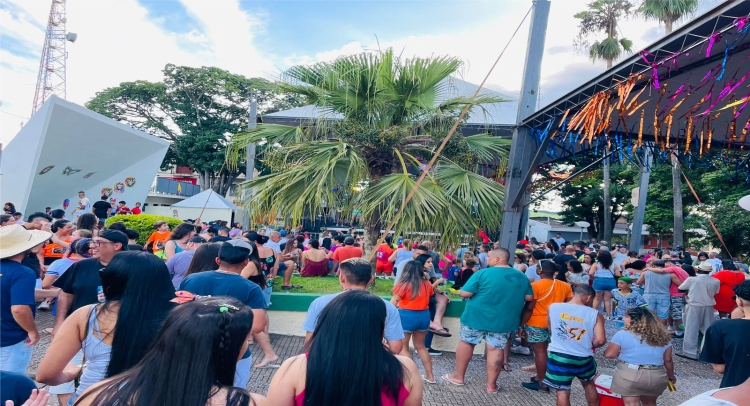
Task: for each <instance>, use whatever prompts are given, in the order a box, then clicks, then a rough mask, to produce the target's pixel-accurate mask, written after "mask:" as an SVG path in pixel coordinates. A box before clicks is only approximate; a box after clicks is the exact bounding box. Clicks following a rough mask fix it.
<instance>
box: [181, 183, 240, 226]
mask: <svg viewBox="0 0 750 406" xmlns="http://www.w3.org/2000/svg"><path fill="white" fill-rule="evenodd" d="M204 207H205V209H204ZM172 208H173V209H174V210H177V217H179V218H181V219H196V218H198V217H200V218H201V220H202V221H211V220H224V221H232V212H233V211H234V210H239V209H240V208H239V207H237V206H235V205H234V204H233V203H232V202H230V201H229V200H227V199H226V198H225V197H224V196H222V195H220V194H218V193H216V192H214V191H212V190H211V189H209V190H204V191H203V192H200V193H198V194H197V195H195V196H192V197H189V198H187V199H185V200H183V201H181V202H179V203H175V204H173V205H172ZM201 211H202V212H203V214H202V215H201Z"/></svg>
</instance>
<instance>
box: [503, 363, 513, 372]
mask: <svg viewBox="0 0 750 406" xmlns="http://www.w3.org/2000/svg"><path fill="white" fill-rule="evenodd" d="M503 371H505V372H512V371H513V368H511V367H510V364H509V363H507V362H506V363H504V364H503Z"/></svg>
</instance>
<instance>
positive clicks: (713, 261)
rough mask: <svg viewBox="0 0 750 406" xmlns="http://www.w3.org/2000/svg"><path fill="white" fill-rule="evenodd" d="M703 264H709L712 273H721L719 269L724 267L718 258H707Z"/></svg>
mask: <svg viewBox="0 0 750 406" xmlns="http://www.w3.org/2000/svg"><path fill="white" fill-rule="evenodd" d="M704 262H708V263H709V264H711V266H712V267H714V272H719V271H721V268H723V267H724V266H723V265H722V264H721V260H720V259H718V258H709V259H707V260H705V261H704Z"/></svg>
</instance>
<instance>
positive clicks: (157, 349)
mask: <svg viewBox="0 0 750 406" xmlns="http://www.w3.org/2000/svg"><path fill="white" fill-rule="evenodd" d="M82 198H83V197H82ZM103 201H104V200H103ZM84 203H85V202H84ZM97 203H98V202H97ZM83 205H84V206H85V204H83ZM100 207H101V205H100ZM7 209H8V205H6V210H7ZM96 209H97V207H96V205H94V210H96ZM108 210H109V209H108ZM56 214H57V215H59V213H56ZM4 216H11V217H12V215H11V214H8V215H4ZM64 216H65V213H64V212H63V213H62V215H61V216H60V218H57V217H53V216H52V215H50V214H47V213H44V212H39V213H34V214H32V215H30V216H28V219H27V220H26V221H24V222H22V223H21V224H18V223H17V221H16V220H15V219H7V218H6V217H3V218H2V219H0V220H3V223H2V227H0V259H1V262H0V267H2V269H1V272H2V278H0V316H1V317H2V326H1V329H0V340H1V341H2V345H1V346H0V371H1V372H0V373H1V374H2V376H1V379H2V381H3V391H2V392H3V393H0V395H2V397H3V400H13V401H15V402H16V403H17V404H23V403H24V402H32V403H33V402H37V403H35V404H44V403H41V402H46V399H47V398H48V397H49V396H50V395H53V396H57V399H58V402H59V404H61V405H73V404H75V405H110V404H119V405H129V406H135V405H146V404H148V405H152V404H160V405H161V404H164V405H173V404H174V405H178V404H179V405H182V404H189V405H196V406H203V405H225V404H226V405H243V406H244V405H250V404H253V405H265V404H271V405H277V404H284V405H321V404H339V405H418V404H421V403H422V397H423V392H424V386H423V385H437V384H439V383H441V382H442V383H443V384H444V385H447V386H448V387H450V386H452V385H453V386H463V385H467V384H470V382H467V380H466V375H467V370H468V368H469V361H470V359H471V358H472V356H473V354H474V350H475V347H476V346H477V345H479V344H481V343H482V341H484V342H485V349H486V352H485V353H486V381H485V390H486V391H487V392H488V393H496V392H498V391H500V388H501V385H500V384H499V382H498V381H499V377H500V374H501V372H502V371H506V370H510V365H509V363H508V360H509V357H510V352H511V351H512V352H517V353H522V354H529V355H531V354H533V363H532V364H530V365H527V366H525V367H523V368H522V369H523V370H524V371H527V372H529V374H530V376H529V379H528V382H523V383H522V387H523V388H525V389H527V390H532V391H537V392H550V391H551V390H554V391H555V393H556V403H557V404H558V405H570V404H571V402H570V389H571V385H572V383H573V381H574V380H575V379H576V378H578V380H579V381H580V383H581V384H582V386H583V388H584V391H585V394H586V401H587V402H588V404H589V405H598V404H599V397H598V395H597V392H596V388H595V386H594V379H595V377H596V376H597V373H598V369H597V364H596V360H595V358H594V354H595V351H596V349H597V348H600V347H604V346H605V345H606V349H605V350H604V353H603V355H604V357H606V358H612V359H617V367H616V369H615V371H614V373H613V381H612V387H611V390H612V392H614V393H616V394H618V395H620V396H622V398H623V401H624V402H625V404H626V405H628V406H630V405H656V404H657V403H656V402H657V398H658V397H659V396H660V395H661V394H662V393H663V392H664V391H665V390H666V389H667V388H668V387H669V386H671V385H674V384H675V382H676V376H677V374H676V372H675V366H674V362H673V358H672V357H673V355H675V356H679V357H683V358H686V359H689V360H702V361H704V362H708V363H711V364H712V365H713V368H714V370H715V371H716V372H718V373H720V374H722V381H721V385H720V388H716V389H712V390H711V391H709V392H707V393H704V394H702V395H700V396H699V397H698V398H696V399H693V400H690V401H688V402H686V403H685V405H693V406H696V405H703V404H718V405H741V404H743V403H741V401H738V400H737V396H738V395H737V393H738V392H739V393H741V391H743V390H745V391H747V390H750V362H748V360H750V346H748V345H747V344H746V341H747V337H748V336H750V312H747V311H746V309H748V308H750V280H747V279H748V276H747V271H746V270H743V269H742V268H738V266H737V265H736V264H735V263H734V262H732V261H722V260H721V258H719V257H717V255H716V254H713V253H711V254H705V253H699V254H698V255H697V259H696V260H695V261H693V259H692V257H691V256H690V254H689V253H687V252H685V251H684V250H679V249H678V250H674V252H661V251H660V250H655V251H653V252H650V253H648V254H647V255H645V256H643V257H640V256H639V255H638V253H633V252H629V251H628V247H627V246H625V245H618V244H615V245H613V246H612V247H611V248H610V247H609V246H608V245H607V244H606V242H603V241H600V242H597V241H588V242H582V241H578V242H574V243H570V242H568V241H564V240H562V241H559V240H560V238H559V237H560V236H559V235H558V236H557V237H556V239H550V241H548V242H543V243H539V242H537V241H535V240H534V239H529V240H527V239H524V240H521V241H519V242H518V245H517V246H516V247H515V250H508V249H506V248H503V247H499V246H497V245H496V244H495V245H492V244H491V242H490V240H489V237H488V236H487V234H486V233H484V232H483V231H480V233H479V234H478V235H479V237H480V238H481V240H480V242H481V244H478V245H477V246H476V248H474V247H470V246H469V244H462V245H461V246H460V247H456V248H452V247H445V249H444V250H443V252H439V251H438V248H437V244H435V243H434V242H433V241H431V240H423V241H416V240H412V239H405V238H399V239H398V240H397V241H393V239H392V238H391V236H387V237H385V238H384V242H383V244H381V245H380V246H378V247H375V251H376V252H375V255H374V256H375V261H374V264H372V263H370V262H369V261H367V260H366V259H365V258H363V257H364V252H363V246H364V241H363V239H362V237H361V236H359V235H358V234H357V233H356V231H355V230H349V231H348V232H342V233H338V232H326V233H324V234H323V235H321V238H320V239H318V238H311V237H310V235H309V234H308V233H305V231H304V230H302V228H301V227H298V228H297V229H294V230H267V229H265V228H258V229H255V230H250V231H245V230H243V229H242V227H241V226H240V225H239V224H233V225H232V227H231V228H229V227H228V224H225V223H221V222H216V223H211V224H206V223H201V222H200V221H195V222H192V221H191V222H184V223H182V224H179V225H177V226H176V227H174V228H173V229H170V228H169V226H168V224H167V223H164V222H157V223H156V224H154V231H153V234H152V235H151V236H149V238H148V239H147V243H146V244H145V246H141V245H139V244H137V240H138V239H139V237H140V236H139V235H138V234H137V232H135V230H131V229H128V228H127V227H126V226H125V224H123V223H117V222H115V223H112V224H109V225H108V227H106V228H104V227H103V225H102V224H101V218H100V217H98V215H97V214H95V213H81V214H80V215H79V216H78V217H77V219H76V220H75V222H72V221H69V220H67V219H65V218H64ZM266 234H268V235H266ZM717 263H718V265H717ZM293 274H300V275H301V276H304V277H319V276H326V275H331V274H334V275H335V276H336V277H337V278H338V281H339V283H340V285H341V288H342V289H341V290H342V291H341V292H340V293H336V294H330V295H324V296H320V297H319V298H317V299H315V300H314V301H313V302H312V303H311V305H310V307H309V309H308V312H307V315H306V319H305V321H304V323H303V325H302V326H301V327H302V329H303V330H304V331H305V332H306V334H307V335H306V338H305V346H304V349H303V351H302V353H301V354H300V355H298V356H294V357H291V358H288V359H286V360H282V359H281V358H280V356H279V355H278V354H277V353H276V352H275V350H274V348H273V345H272V340H271V336H270V335H269V323H270V320H269V315H268V312H267V310H268V308H269V306H270V305H271V297H272V296H271V291H272V287H273V284H274V282H276V281H277V280H278V281H280V282H281V283H282V285H281V289H280V290H281V291H293V290H294V289H295V286H293V285H292V284H291V276H292V275H293ZM375 278H383V279H386V278H387V279H390V280H392V281H393V289H392V295H391V297H390V300H388V299H385V300H384V299H383V298H380V297H378V296H376V295H374V294H372V293H370V292H369V291H368V286H369V285H370V284H371V283H372V282H373V281H374V280H375ZM451 297H453V300H462V301H465V308H464V311H463V313H462V315H461V318H460V329H459V331H453V332H451V331H450V330H449V329H448V328H446V327H445V326H444V325H443V317H444V315H445V312H446V309H447V307H448V305H449V302H450V300H451ZM37 310H42V311H47V310H49V311H52V313H53V315H54V320H55V323H54V327H53V328H52V329H51V330H50V331H48V333H49V334H51V337H52V340H51V344H50V345H49V347H48V348H47V351H46V352H45V354H44V357H43V359H42V360H41V362H40V363H39V365H38V367H37V369H36V376H35V380H36V382H38V383H41V384H44V385H48V388H47V389H46V390H45V391H42V392H36V391H35V392H33V393H32V391H31V389H33V388H36V384H35V383H34V382H33V381H30V379H29V378H28V377H26V375H25V374H26V371H27V369H28V367H29V364H30V361H31V354H32V349H33V346H34V345H35V344H37V343H38V342H39V339H40V332H39V331H38V329H37V326H36V323H35V315H36V311H37ZM717 312H718V317H717V315H716V314H717ZM608 321H609V322H608ZM605 325H606V326H607V328H610V329H612V328H615V329H617V330H618V331H617V332H616V334H614V336H613V337H612V338H611V339H610V340H608V339H607V334H606V331H605ZM670 330H671V331H670ZM454 334H458V336H459V342H458V346H457V348H456V362H455V369H454V371H453V372H451V373H447V374H442V375H440V376H436V373H435V371H434V370H433V366H432V357H434V356H439V355H440V354H441V353H440V351H437V350H435V349H433V348H432V341H433V337H434V336H435V335H437V336H442V337H450V336H452V335H454ZM701 337H702V338H701ZM674 340H682V342H683V345H682V348H683V351H682V352H675V351H673V348H672V343H673V342H674ZM251 342H256V343H257V344H258V346H259V347H260V349H261V350H262V352H263V356H262V359H261V361H260V362H257V363H256V364H255V366H254V367H255V368H277V369H278V370H277V371H276V373H275V375H274V376H273V379H272V381H271V384H270V387H269V389H268V393H267V394H266V396H263V395H261V394H254V393H249V392H247V391H246V389H245V388H247V386H248V382H249V380H250V375H251V370H252V368H253V362H252V353H251V351H250V347H249V343H251ZM412 349H413V350H415V351H416V355H417V358H418V359H419V361H420V366H418V365H417V364H416V363H415V361H414V360H413V358H412ZM282 361H283V362H282ZM197 371H199V373H196V372H197ZM331 382H357V385H339V384H335V385H332V384H331ZM6 384H7V385H8V386H7V388H10V389H6ZM34 390H35V389H34ZM521 390H523V389H521ZM701 399H702V400H701ZM710 401H714V403H706V402H710ZM742 401H746V400H742ZM691 402H692V403H691ZM700 402H703V403H700ZM721 402H724V403H721ZM32 403H27V404H32ZM745 404H746V403H745Z"/></svg>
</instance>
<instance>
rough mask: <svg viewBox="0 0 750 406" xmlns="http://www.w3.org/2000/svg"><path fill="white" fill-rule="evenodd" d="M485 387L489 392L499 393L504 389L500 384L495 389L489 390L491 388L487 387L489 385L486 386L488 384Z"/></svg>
mask: <svg viewBox="0 0 750 406" xmlns="http://www.w3.org/2000/svg"><path fill="white" fill-rule="evenodd" d="M484 389H485V390H486V391H487V393H499V392H500V391H502V390H503V389H502V388H501V387H499V386H498V387H497V389H495V390H489V389H487V387H486V386H485V387H484Z"/></svg>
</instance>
